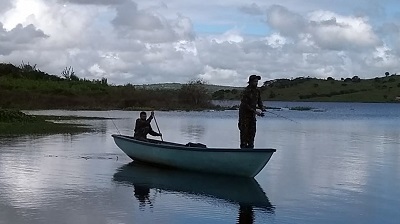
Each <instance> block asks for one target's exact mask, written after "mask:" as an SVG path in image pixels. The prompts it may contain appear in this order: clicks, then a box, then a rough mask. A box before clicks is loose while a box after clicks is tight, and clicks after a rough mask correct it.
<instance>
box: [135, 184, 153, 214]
mask: <svg viewBox="0 0 400 224" xmlns="http://www.w3.org/2000/svg"><path fill="white" fill-rule="evenodd" d="M133 187H134V195H135V197H136V199H137V200H138V201H139V207H140V208H141V209H143V208H144V207H145V205H146V202H148V203H149V204H150V206H151V201H150V188H148V187H144V186H139V185H134V186H133Z"/></svg>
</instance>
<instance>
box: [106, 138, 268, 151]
mask: <svg viewBox="0 0 400 224" xmlns="http://www.w3.org/2000/svg"><path fill="white" fill-rule="evenodd" d="M111 136H112V137H113V138H119V139H122V140H126V141H129V142H132V143H137V144H139V145H147V146H154V147H157V148H166V149H175V150H185V151H188V150H190V151H201V152H238V153H239V152H240V153H249V152H251V153H266V152H270V153H274V152H276V149H272V148H255V149H240V148H235V149H234V148H203V147H192V146H186V145H183V144H179V143H173V142H166V141H159V140H155V139H149V140H151V142H146V141H141V140H138V139H134V138H133V137H131V136H127V135H120V134H113V135H111ZM168 144H171V145H168Z"/></svg>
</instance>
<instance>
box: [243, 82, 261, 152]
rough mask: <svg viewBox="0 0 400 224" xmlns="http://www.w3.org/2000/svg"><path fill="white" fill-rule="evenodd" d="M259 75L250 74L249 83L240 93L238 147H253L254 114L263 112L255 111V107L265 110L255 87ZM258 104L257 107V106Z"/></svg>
mask: <svg viewBox="0 0 400 224" xmlns="http://www.w3.org/2000/svg"><path fill="white" fill-rule="evenodd" d="M260 79H261V77H260V76H258V75H251V76H250V77H249V82H248V83H249V85H248V86H247V87H246V88H245V89H244V91H243V93H242V99H241V102H240V107H239V124H238V126H239V130H240V148H254V137H255V135H256V121H257V120H256V115H259V116H263V115H264V114H263V113H262V112H260V111H257V108H259V109H261V110H262V111H265V108H264V106H263V103H262V101H261V93H260V90H259V89H258V88H257V85H258V80H260ZM257 106H258V107H257Z"/></svg>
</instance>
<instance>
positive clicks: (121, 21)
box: [0, 0, 400, 86]
mask: <svg viewBox="0 0 400 224" xmlns="http://www.w3.org/2000/svg"><path fill="white" fill-rule="evenodd" d="M372 2H374V4H371V7H370V6H369V5H368V4H367V5H365V7H363V13H358V12H359V11H360V10H359V7H358V6H359V5H360V0H355V3H353V2H348V1H344V0H338V1H335V2H334V3H330V2H327V1H323V2H321V1H314V0H312V1H307V2H304V3H302V4H299V3H298V1H295V0H281V1H279V2H278V1H275V0H274V1H267V2H266V1H261V0H256V1H254V3H251V4H247V5H244V4H243V2H242V1H238V0H232V1H227V0H221V1H217V2H215V1H214V2H212V1H211V2H201V3H199V2H190V1H177V0H171V1H168V2H167V3H164V4H163V3H154V2H149V1H139V0H137V1H135V2H133V1H131V0H123V1H122V0H121V1H89V0H86V1H78V0H76V1H75V0H74V1H73V0H70V1H59V0H30V1H29V2H27V1H25V0H15V1H13V2H12V4H10V3H11V1H5V0H0V4H2V6H3V4H4V6H5V7H7V8H1V9H0V10H3V12H4V13H2V14H0V22H1V23H2V24H3V25H2V26H1V27H0V38H1V41H0V61H3V62H11V63H15V64H19V63H21V61H22V60H23V61H24V62H27V63H28V62H29V63H30V64H37V67H38V68H39V69H41V70H42V71H46V72H48V73H51V74H60V73H61V71H62V70H63V69H64V68H65V67H69V66H72V67H73V68H74V71H75V73H76V74H77V75H78V76H79V77H81V78H87V79H94V78H95V79H99V78H101V77H105V78H107V79H108V81H109V82H110V83H116V84H124V83H128V82H129V83H134V84H142V83H158V82H181V83H183V82H187V81H189V80H192V79H194V78H199V77H200V78H204V79H206V80H207V81H208V82H210V83H213V84H221V85H223V84H225V85H235V86H243V85H246V82H247V77H248V75H249V74H260V75H262V76H263V80H268V79H275V78H291V77H299V76H315V77H321V78H324V77H325V78H326V77H327V76H332V77H334V78H341V77H352V76H354V75H358V76H360V77H361V78H367V77H373V76H376V75H379V74H383V73H384V71H389V72H391V73H395V72H397V73H400V71H398V70H399V69H398V66H397V65H398V64H399V62H400V61H399V60H400V47H399V46H400V35H399V34H400V32H399V27H400V24H399V23H398V22H397V19H396V18H397V17H396V16H395V14H396V13H395V12H394V11H393V10H392V11H390V10H388V7H389V6H388V4H389V3H390V4H392V5H390V6H391V8H392V9H394V8H396V7H395V6H398V3H396V2H391V1H383V2H382V3H380V2H378V1H375V0H373V1H372ZM278 3H279V4H282V5H277V4H278ZM377 5H379V6H380V9H381V10H382V7H383V9H384V13H377V14H371V13H370V12H369V11H370V9H371V8H372V6H373V7H377ZM344 6H346V7H344ZM238 9H239V10H238ZM249 15H250V16H249ZM251 15H253V16H251ZM18 24H20V25H18ZM255 34H256V35H255ZM396 66H397V67H396ZM382 71H383V72H382Z"/></svg>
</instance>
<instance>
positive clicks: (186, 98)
mask: <svg viewBox="0 0 400 224" xmlns="http://www.w3.org/2000/svg"><path fill="white" fill-rule="evenodd" d="M206 84H207V83H206V82H205V81H204V80H202V79H195V80H192V81H189V82H188V83H186V84H184V85H182V87H181V89H180V90H179V99H180V101H181V102H182V103H184V104H185V105H188V106H191V107H195V108H200V107H203V106H207V105H210V104H211V96H210V95H209V94H208V92H207V88H206V87H205V85H206Z"/></svg>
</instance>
